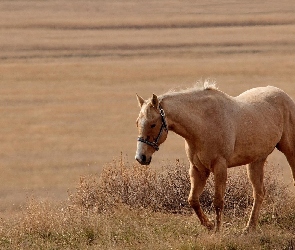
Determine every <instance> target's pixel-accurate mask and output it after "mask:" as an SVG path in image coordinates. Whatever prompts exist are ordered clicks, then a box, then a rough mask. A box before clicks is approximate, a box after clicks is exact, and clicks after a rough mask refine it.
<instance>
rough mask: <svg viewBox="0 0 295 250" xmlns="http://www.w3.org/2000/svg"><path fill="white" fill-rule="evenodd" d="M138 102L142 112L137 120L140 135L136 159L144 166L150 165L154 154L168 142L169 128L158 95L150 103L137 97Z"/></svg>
mask: <svg viewBox="0 0 295 250" xmlns="http://www.w3.org/2000/svg"><path fill="white" fill-rule="evenodd" d="M137 100H138V104H139V107H140V109H141V110H140V112H139V116H138V118H137V120H136V125H137V127H138V133H139V135H138V139H137V150H136V155H135V159H136V160H137V161H138V162H139V163H140V164H142V165H149V164H150V162H151V160H152V155H153V153H154V152H155V151H158V150H159V145H160V144H161V143H163V142H164V141H165V140H166V138H167V134H168V127H167V123H166V119H165V113H164V110H163V109H162V107H161V105H160V103H159V100H158V97H157V96H156V95H153V97H152V98H151V99H150V100H148V101H145V100H144V99H142V98H141V97H140V96H138V95H137Z"/></svg>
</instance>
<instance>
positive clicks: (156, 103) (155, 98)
mask: <svg viewBox="0 0 295 250" xmlns="http://www.w3.org/2000/svg"><path fill="white" fill-rule="evenodd" d="M152 105H153V107H154V108H156V109H158V107H159V100H158V97H157V96H156V95H155V94H153V97H152Z"/></svg>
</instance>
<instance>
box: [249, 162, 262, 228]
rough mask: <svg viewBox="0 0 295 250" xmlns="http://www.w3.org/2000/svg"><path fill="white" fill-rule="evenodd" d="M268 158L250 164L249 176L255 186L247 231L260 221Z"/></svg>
mask: <svg viewBox="0 0 295 250" xmlns="http://www.w3.org/2000/svg"><path fill="white" fill-rule="evenodd" d="M265 160H266V159H263V160H259V161H255V162H252V163H250V164H249V165H248V168H247V170H248V177H249V179H250V181H251V183H252V187H253V197H254V203H253V207H252V212H251V215H250V218H249V221H248V224H247V227H246V229H245V231H249V230H255V229H256V227H257V223H258V216H259V211H260V208H261V204H262V201H263V199H264V195H265V188H264V184H263V175H264V163H265Z"/></svg>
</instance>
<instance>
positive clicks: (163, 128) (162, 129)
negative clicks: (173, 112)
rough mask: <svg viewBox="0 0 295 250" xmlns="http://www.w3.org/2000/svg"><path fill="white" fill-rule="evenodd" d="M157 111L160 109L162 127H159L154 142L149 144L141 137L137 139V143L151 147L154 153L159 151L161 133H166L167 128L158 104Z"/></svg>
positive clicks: (162, 111)
mask: <svg viewBox="0 0 295 250" xmlns="http://www.w3.org/2000/svg"><path fill="white" fill-rule="evenodd" d="M159 109H160V115H161V120H162V126H161V129H160V132H159V134H158V136H157V138H156V140H154V141H153V142H150V141H148V140H145V139H144V138H143V137H138V138H137V141H140V142H143V143H145V144H147V145H150V146H151V147H153V148H154V149H155V150H156V151H158V150H159V145H158V142H159V140H160V137H161V135H162V133H163V131H164V130H165V131H167V132H168V127H167V123H166V119H165V112H164V110H163V108H162V107H161V105H160V104H159Z"/></svg>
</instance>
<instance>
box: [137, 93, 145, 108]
mask: <svg viewBox="0 0 295 250" xmlns="http://www.w3.org/2000/svg"><path fill="white" fill-rule="evenodd" d="M136 98H137V101H138V105H139V107H140V108H141V107H142V105H143V104H144V99H143V98H142V97H140V96H139V95H138V94H136Z"/></svg>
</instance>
